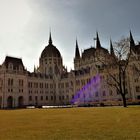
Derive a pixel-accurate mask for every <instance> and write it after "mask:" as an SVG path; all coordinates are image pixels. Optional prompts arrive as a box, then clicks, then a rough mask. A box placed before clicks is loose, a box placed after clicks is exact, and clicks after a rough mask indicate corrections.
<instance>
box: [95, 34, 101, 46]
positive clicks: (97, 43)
mask: <svg viewBox="0 0 140 140" xmlns="http://www.w3.org/2000/svg"><path fill="white" fill-rule="evenodd" d="M96 48H101V43H100V39H99V36H98V32H96Z"/></svg>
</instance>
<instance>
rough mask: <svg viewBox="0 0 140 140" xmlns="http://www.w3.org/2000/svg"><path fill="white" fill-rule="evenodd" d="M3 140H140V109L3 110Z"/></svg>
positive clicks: (0, 120) (0, 117)
mask: <svg viewBox="0 0 140 140" xmlns="http://www.w3.org/2000/svg"><path fill="white" fill-rule="evenodd" d="M0 140H140V106H139V107H128V108H123V107H103V108H68V109H23V110H22V109H21V110H0Z"/></svg>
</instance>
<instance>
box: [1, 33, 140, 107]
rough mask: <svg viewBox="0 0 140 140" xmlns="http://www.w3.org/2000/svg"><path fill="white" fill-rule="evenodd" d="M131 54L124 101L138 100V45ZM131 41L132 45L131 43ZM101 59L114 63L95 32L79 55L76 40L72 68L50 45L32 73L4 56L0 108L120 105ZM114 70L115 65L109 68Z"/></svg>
mask: <svg viewBox="0 0 140 140" xmlns="http://www.w3.org/2000/svg"><path fill="white" fill-rule="evenodd" d="M130 37H131V42H130V44H131V47H132V51H133V55H132V57H131V64H130V65H129V67H128V70H127V91H128V94H127V102H137V103H138V102H140V78H139V76H138V74H137V73H136V71H135V67H133V64H135V65H137V68H138V69H140V65H139V62H140V45H139V44H138V45H134V42H132V35H131V36H130ZM132 43H133V46H132ZM98 57H100V59H101V60H102V59H103V60H104V61H106V62H107V63H113V58H114V51H113V47H112V43H110V52H109V51H108V50H107V49H105V48H103V47H102V46H101V44H100V40H99V37H98V33H97V38H96V48H93V47H91V48H88V49H86V50H84V51H83V52H82V54H81V56H80V53H79V47H78V42H77V40H76V50H75V58H74V70H71V71H70V72H67V69H66V68H65V67H64V66H63V60H62V56H61V53H60V52H59V50H58V49H57V48H56V47H55V46H54V45H53V42H52V38H51V34H50V38H49V44H48V46H46V47H45V49H44V50H43V51H42V53H41V56H40V59H39V67H38V68H35V69H34V72H29V71H27V70H26V69H25V67H24V65H23V62H22V60H21V59H20V58H14V57H10V56H6V58H5V61H4V62H3V64H2V65H1V66H0V107H1V108H13V107H25V106H29V105H33V106H46V105H69V104H72V103H75V104H100V103H104V104H109V105H113V104H121V96H120V95H119V94H118V93H117V91H116V89H115V88H114V87H111V86H109V85H108V84H107V77H108V76H109V75H108V73H107V72H106V69H105V68H104V67H103V64H102V63H101V61H98V59H97V58H98ZM110 71H112V73H114V74H115V73H117V71H116V68H115V66H114V67H110Z"/></svg>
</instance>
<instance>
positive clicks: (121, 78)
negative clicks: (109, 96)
mask: <svg viewBox="0 0 140 140" xmlns="http://www.w3.org/2000/svg"><path fill="white" fill-rule="evenodd" d="M129 40H130V39H129V38H122V39H121V40H119V41H118V42H115V43H114V46H112V43H111V47H112V48H111V49H112V50H111V51H112V52H111V58H112V60H109V61H106V62H105V61H102V64H103V66H104V70H105V71H106V72H107V75H108V79H107V84H108V85H110V86H113V87H115V88H116V90H117V93H119V94H120V95H121V97H122V101H123V106H124V107H127V103H126V94H127V90H126V77H127V68H128V64H129V60H130V56H131V51H130V45H129ZM109 59H110V57H109ZM98 60H100V59H98Z"/></svg>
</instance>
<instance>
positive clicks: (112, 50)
mask: <svg viewBox="0 0 140 140" xmlns="http://www.w3.org/2000/svg"><path fill="white" fill-rule="evenodd" d="M110 54H111V55H115V53H114V49H113V45H112V40H111V39H110Z"/></svg>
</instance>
